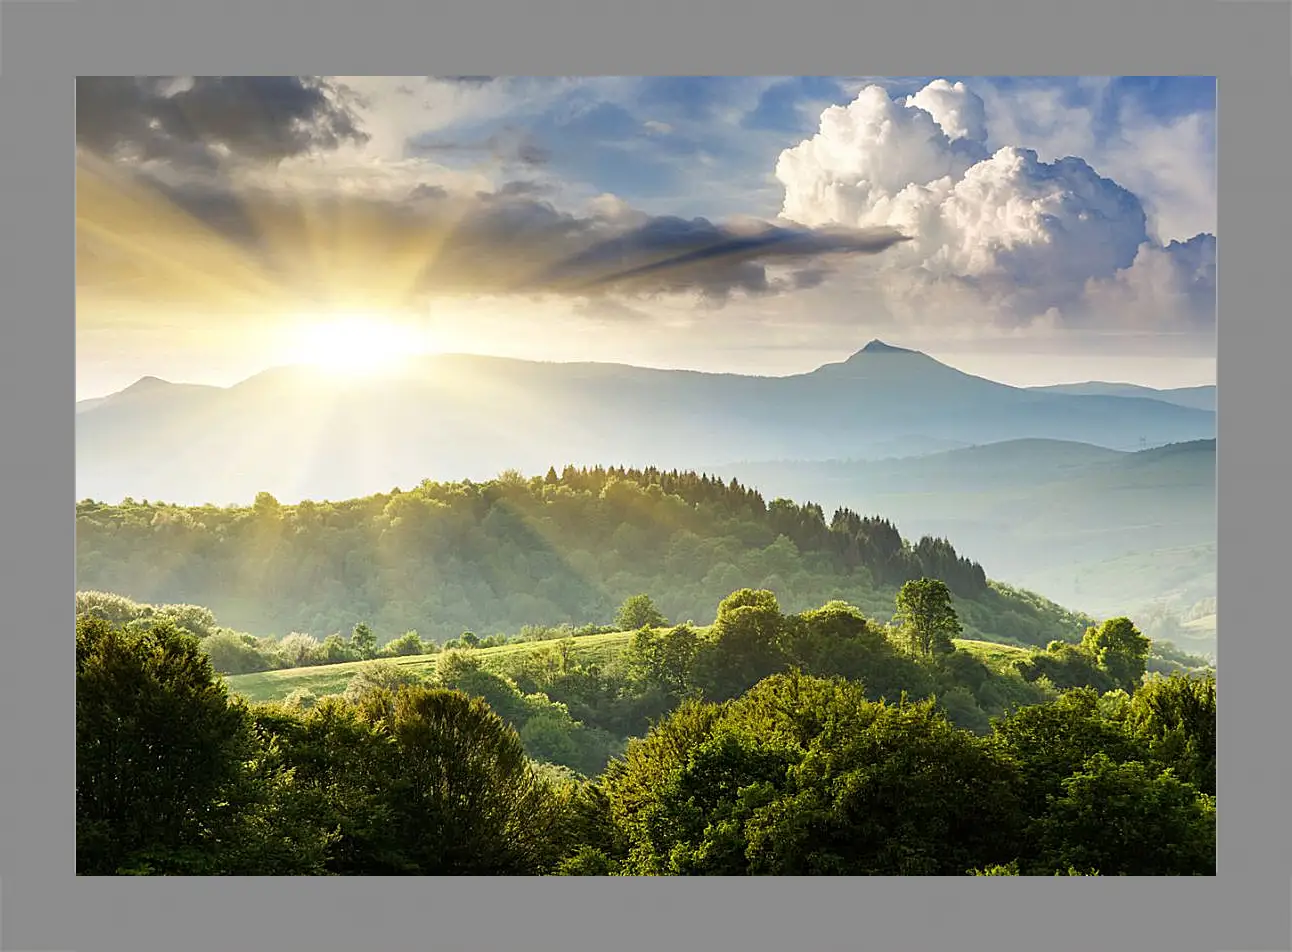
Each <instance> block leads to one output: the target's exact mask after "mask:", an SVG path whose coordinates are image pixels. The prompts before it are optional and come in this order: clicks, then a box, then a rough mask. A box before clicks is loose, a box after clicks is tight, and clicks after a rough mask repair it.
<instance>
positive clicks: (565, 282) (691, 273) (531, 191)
mask: <svg viewBox="0 0 1292 952" xmlns="http://www.w3.org/2000/svg"><path fill="white" fill-rule="evenodd" d="M139 178H140V176H136V179H139ZM152 188H153V189H154V190H155V192H156V193H157V194H158V195H159V196H160V197H162V198H164V199H165V201H166V202H167V203H169V204H170V205H172V206H174V207H179V208H182V209H183V210H184V211H185V212H187V213H188V214H189V215H190V216H192V217H193V218H194V219H196V220H198V221H200V222H201V223H203V224H204V225H206V226H207V227H208V228H210V229H211V230H212V231H215V232H218V233H220V234H221V235H222V236H223V237H224V238H225V240H227V241H228V242H230V243H231V244H232V245H235V246H237V247H239V248H243V249H245V250H248V251H250V252H253V253H254V256H255V259H256V260H257V261H259V262H261V263H262V266H263V267H265V268H266V269H267V270H270V271H273V272H276V273H278V274H279V275H280V276H282V277H283V278H284V280H287V278H286V276H287V275H289V274H291V275H298V276H299V275H301V274H307V275H308V274H309V273H310V270H309V269H310V265H309V262H308V255H309V250H308V249H309V248H310V247H311V246H312V245H316V244H317V239H318V236H317V235H315V234H307V233H306V232H305V229H306V228H310V229H319V228H322V229H331V228H336V229H338V230H341V229H344V231H345V232H346V233H347V234H350V235H362V240H361V241H355V242H353V244H352V245H351V247H350V249H349V250H348V251H347V254H348V255H350V256H351V260H349V261H348V262H347V263H346V269H347V271H349V272H352V273H354V274H357V275H359V276H360V277H359V278H358V280H360V281H371V282H372V283H373V286H374V287H376V286H378V285H380V284H381V283H382V281H383V280H384V278H383V267H384V265H385V263H386V262H388V261H390V260H392V259H393V258H400V259H403V258H406V256H407V252H408V251H409V249H415V248H419V247H426V248H428V249H433V251H428V253H427V259H428V260H427V262H426V264H425V266H424V267H423V269H422V272H421V274H420V276H419V280H418V281H417V282H416V287H415V288H414V290H415V291H416V292H418V293H434V292H436V291H439V292H444V293H476V294H558V295H565V296H568V297H571V298H577V299H584V300H586V299H602V300H604V299H605V298H606V297H607V296H614V295H620V296H629V297H650V296H652V295H656V294H660V293H666V292H674V291H696V292H699V293H700V294H701V295H703V296H704V297H705V298H706V299H708V300H710V301H713V302H720V301H722V300H725V299H726V297H728V296H729V295H730V294H731V293H732V292H735V291H742V292H744V293H747V294H772V293H778V292H782V291H787V290H791V289H793V288H794V287H796V286H802V285H803V283H804V282H805V281H807V282H810V283H820V281H821V280H822V278H823V276H824V274H825V273H826V268H827V265H826V263H825V262H826V261H827V260H828V258H829V257H832V256H837V255H858V254H862V255H870V254H877V253H880V252H882V251H884V250H885V249H887V248H889V247H891V246H892V245H894V244H896V243H898V242H900V241H903V240H905V239H904V238H903V237H902V236H901V235H899V234H897V233H896V232H894V231H891V230H888V229H879V230H854V229H831V230H811V229H793V228H783V227H775V226H771V225H766V224H761V223H759V224H753V225H749V226H745V227H738V228H733V227H728V226H724V225H718V224H714V223H713V222H710V221H708V220H706V219H703V218H697V219H690V220H687V219H682V218H671V217H657V218H647V217H645V216H642V215H633V214H626V215H615V214H609V215H595V214H594V215H585V216H580V215H573V214H570V213H568V212H565V211H561V210H558V209H557V208H555V207H554V206H552V205H551V204H549V203H547V202H545V201H542V200H540V199H539V197H538V195H539V194H540V192H541V189H542V186H540V185H536V184H535V183H532V182H524V181H520V182H512V183H509V184H508V185H505V186H503V187H502V188H501V189H499V190H498V191H495V192H492V193H486V194H484V195H479V194H476V195H472V196H464V195H455V194H453V193H451V192H449V191H447V190H446V189H444V188H443V187H442V186H439V185H432V184H423V185H420V186H418V187H416V188H415V189H412V190H411V191H410V192H409V194H408V197H407V198H405V199H404V200H402V201H396V200H389V199H378V198H374V197H365V198H360V197H356V196H346V195H341V194H333V195H329V196H318V195H313V196H311V197H310V198H309V199H308V204H309V209H308V211H309V214H308V215H302V214H301V207H300V201H299V200H298V199H296V198H295V197H294V196H293V195H291V194H289V193H284V192H274V191H269V190H260V191H255V190H239V191H237V192H234V191H233V190H231V189H229V188H228V187H227V186H226V185H224V184H222V183H221V182H220V181H219V179H218V178H216V177H207V178H206V180H205V181H204V182H201V183H200V184H199V183H198V182H197V181H196V180H191V181H189V182H188V183H186V184H183V185H174V184H162V183H160V182H154V183H153V185H152ZM269 236H272V240H271V239H270V237H269ZM153 237H154V239H156V237H157V236H153ZM360 259H361V260H360ZM774 264H786V265H790V266H793V267H797V268H798V269H799V271H798V273H797V275H795V274H791V275H790V277H789V278H788V280H780V279H776V280H774V279H772V278H771V277H769V275H768V272H767V267H768V266H769V265H774ZM805 274H806V275H808V277H804V275H805ZM291 280H299V278H293V279H291ZM296 290H299V291H307V290H308V289H296Z"/></svg>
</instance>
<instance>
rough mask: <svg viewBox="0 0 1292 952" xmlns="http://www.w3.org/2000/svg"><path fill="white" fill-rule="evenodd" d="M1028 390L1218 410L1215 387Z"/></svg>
mask: <svg viewBox="0 0 1292 952" xmlns="http://www.w3.org/2000/svg"><path fill="white" fill-rule="evenodd" d="M1028 389H1029V390H1032V391H1034V392H1036V393H1066V394H1068V395H1070V396H1078V397H1139V398H1141V399H1145V400H1160V401H1162V402H1163V403H1174V404H1176V405H1177V406H1181V407H1193V408H1194V409H1195V410H1211V411H1214V410H1215V409H1216V388H1215V386H1214V385H1211V386H1206V387H1179V388H1176V389H1174V390H1154V389H1153V388H1152V387H1140V386H1138V385H1136V384H1133V383H1104V382H1103V381H1098V380H1092V381H1089V382H1087V383H1060V384H1055V385H1053V386H1049V387H1028Z"/></svg>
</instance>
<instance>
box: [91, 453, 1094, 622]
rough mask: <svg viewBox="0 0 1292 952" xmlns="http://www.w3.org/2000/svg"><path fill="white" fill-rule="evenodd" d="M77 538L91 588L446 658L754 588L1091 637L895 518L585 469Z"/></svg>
mask: <svg viewBox="0 0 1292 952" xmlns="http://www.w3.org/2000/svg"><path fill="white" fill-rule="evenodd" d="M76 525H77V538H76V545H77V585H78V587H79V588H80V589H82V590H87V589H92V590H101V591H109V592H115V593H118V594H121V595H124V596H127V597H130V598H133V599H136V600H138V601H143V602H153V603H194V604H200V605H204V606H207V607H209V608H211V609H212V610H214V611H215V612H216V613H217V614H218V615H219V616H220V618H221V619H222V621H223V622H224V624H226V625H229V626H231V627H233V628H237V629H241V630H245V631H252V632H255V633H257V634H269V633H275V634H286V633H288V632H301V633H305V634H311V635H314V636H315V637H318V638H322V637H325V636H327V635H328V634H331V633H333V632H348V631H349V630H350V629H351V628H352V627H353V626H354V625H356V624H360V623H363V624H366V625H368V626H370V627H371V628H372V629H373V630H374V631H375V632H376V633H377V635H378V638H379V640H381V641H386V640H389V639H391V638H394V637H396V636H398V635H401V634H403V633H404V632H406V631H408V630H416V631H418V632H419V633H420V634H421V635H422V636H423V637H426V638H430V639H433V640H436V641H444V640H447V639H449V638H453V637H456V636H457V635H459V634H460V633H461V632H463V631H464V630H470V631H474V632H477V633H480V634H482V635H487V634H493V633H495V632H503V633H508V634H510V633H515V632H517V631H518V630H519V629H520V628H522V627H524V626H531V625H557V624H563V623H565V624H573V625H585V624H606V623H608V622H609V621H610V619H611V617H612V616H613V614H614V612H615V610H616V608H617V607H618V605H619V604H620V603H621V602H622V601H623V600H624V599H625V598H627V597H628V596H630V595H633V594H637V593H641V592H645V593H648V594H650V595H651V596H652V597H653V598H654V599H655V601H656V602H657V604H658V605H659V606H660V609H661V611H662V612H663V613H664V614H665V615H667V616H669V617H670V618H675V619H682V620H685V619H688V618H693V619H703V618H706V617H708V616H709V614H710V613H711V612H712V610H713V605H715V604H716V603H717V602H718V601H719V600H721V599H722V598H724V597H726V596H727V595H728V594H730V593H731V592H732V591H734V590H736V589H739V588H745V587H752V588H758V589H768V590H771V591H773V592H775V593H776V595H777V597H778V599H779V600H780V602H781V604H782V605H784V606H785V607H786V609H787V610H790V611H801V610H804V609H807V608H810V607H812V606H816V605H821V604H824V603H825V602H828V601H831V600H834V599H843V600H845V601H847V602H849V603H851V604H854V605H857V606H858V607H860V608H861V609H862V610H864V611H866V612H867V613H869V614H871V615H872V616H873V617H881V618H882V617H887V616H888V615H889V614H891V611H892V606H893V596H894V594H895V592H896V590H897V588H898V586H900V585H901V584H902V583H904V582H906V581H908V580H911V579H916V578H920V577H924V576H928V577H931V578H938V579H942V580H944V581H945V582H946V583H947V584H948V585H949V586H950V589H951V591H952V593H953V594H954V595H955V597H956V604H957V610H958V612H959V613H960V617H961V618H962V620H963V623H964V626H965V630H966V632H967V633H968V634H969V635H970V636H972V637H981V638H985V639H989V640H998V641H1008V642H1018V643H1025V644H1032V645H1044V644H1046V643H1047V642H1049V641H1051V640H1053V639H1072V638H1075V637H1079V636H1080V633H1081V632H1082V631H1083V630H1084V628H1085V626H1086V624H1087V623H1088V621H1089V619H1087V618H1085V617H1083V616H1079V615H1076V614H1073V613H1072V612H1069V611H1066V610H1065V609H1062V608H1060V607H1059V606H1057V605H1055V604H1053V603H1051V602H1048V601H1047V600H1045V599H1043V598H1040V597H1039V596H1035V595H1031V594H1029V593H1024V592H1018V591H1015V590H1012V589H1009V588H1006V587H1004V586H999V585H995V584H993V583H991V582H989V581H988V579H987V576H986V573H985V571H984V569H983V568H982V566H980V565H978V564H977V563H975V562H972V561H970V560H969V559H967V558H965V557H964V556H962V555H961V554H960V553H958V552H957V551H956V550H955V549H954V548H953V547H952V545H951V544H950V543H949V542H947V541H946V540H944V539H938V538H933V537H925V538H922V539H920V540H919V541H917V542H914V543H911V542H908V541H904V540H903V538H902V536H901V535H900V533H899V531H898V528H897V527H896V526H894V525H893V524H892V523H891V522H889V521H887V520H886V519H884V518H882V517H877V516H866V515H860V514H858V513H855V512H852V511H850V510H846V509H840V510H837V511H835V512H834V513H832V514H831V515H830V516H829V517H827V515H826V513H825V512H824V511H823V510H822V508H821V507H820V506H817V505H813V504H803V505H800V504H797V503H794V502H790V501H788V500H781V499H777V500H772V501H770V502H769V501H767V500H765V499H764V498H763V497H762V495H760V494H759V493H758V492H756V491H754V490H751V489H749V488H747V487H745V486H742V485H741V484H740V483H738V482H737V481H736V480H734V479H732V480H730V481H726V482H724V481H722V480H720V479H717V478H714V477H710V476H705V475H700V474H696V473H678V472H660V471H657V470H650V469H648V470H625V469H622V468H611V469H603V468H595V469H586V468H581V469H575V468H573V467H569V468H566V469H565V471H564V472H562V473H557V472H556V471H555V470H549V471H548V473H547V474H546V476H544V477H533V478H525V477H522V476H520V475H519V474H515V473H512V474H507V475H504V476H503V477H501V478H499V479H496V480H493V481H490V482H488V483H471V482H462V483H432V482H426V483H423V484H422V485H421V486H419V487H417V488H415V489H412V490H409V491H405V492H398V491H395V492H390V493H383V494H378V495H374V496H369V497H366V498H362V499H354V500H347V501H342V502H302V503H299V504H297V505H293V506H285V505H280V504H279V503H278V502H277V501H276V500H275V499H274V498H273V497H271V496H269V495H268V494H261V495H260V496H259V497H258V498H257V500H256V502H255V504H254V505H253V506H247V507H227V508H220V507H214V506H202V507H180V506H172V505H165V504H161V503H155V502H154V503H149V502H144V501H139V502H136V501H131V500H126V501H124V502H123V503H121V504H119V505H110V504H105V503H98V502H93V501H83V502H81V503H79V504H78V505H77V510H76Z"/></svg>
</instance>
